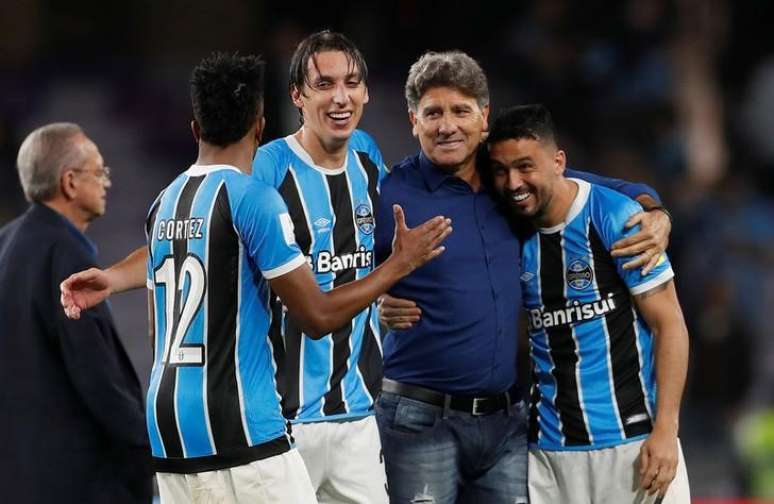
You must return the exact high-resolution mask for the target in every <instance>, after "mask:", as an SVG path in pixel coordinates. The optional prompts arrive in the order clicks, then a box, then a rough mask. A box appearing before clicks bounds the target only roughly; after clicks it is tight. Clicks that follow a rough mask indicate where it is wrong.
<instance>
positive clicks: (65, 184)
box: [59, 170, 78, 201]
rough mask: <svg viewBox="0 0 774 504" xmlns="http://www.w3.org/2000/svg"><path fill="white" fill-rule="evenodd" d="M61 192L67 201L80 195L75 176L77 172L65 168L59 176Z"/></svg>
mask: <svg viewBox="0 0 774 504" xmlns="http://www.w3.org/2000/svg"><path fill="white" fill-rule="evenodd" d="M59 192H61V193H62V196H63V197H64V199H65V200H66V201H70V200H73V199H75V197H76V196H77V195H78V181H77V180H76V178H75V172H74V171H72V170H64V171H63V172H62V176H61V177H60V178H59Z"/></svg>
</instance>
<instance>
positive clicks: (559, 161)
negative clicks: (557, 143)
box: [554, 149, 567, 175]
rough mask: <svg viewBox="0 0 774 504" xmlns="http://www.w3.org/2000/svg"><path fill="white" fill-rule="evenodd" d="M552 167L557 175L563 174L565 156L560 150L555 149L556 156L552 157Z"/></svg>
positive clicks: (565, 161) (565, 162)
mask: <svg viewBox="0 0 774 504" xmlns="http://www.w3.org/2000/svg"><path fill="white" fill-rule="evenodd" d="M554 166H555V169H556V174H557V175H561V174H562V173H564V169H565V168H566V166H567V155H566V154H565V153H564V151H563V150H561V149H557V151H556V155H555V156H554Z"/></svg>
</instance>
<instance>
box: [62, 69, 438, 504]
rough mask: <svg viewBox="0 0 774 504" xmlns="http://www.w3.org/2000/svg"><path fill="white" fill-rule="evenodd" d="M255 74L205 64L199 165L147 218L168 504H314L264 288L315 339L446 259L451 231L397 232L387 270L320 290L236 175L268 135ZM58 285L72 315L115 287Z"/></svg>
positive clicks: (248, 184)
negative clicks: (288, 419)
mask: <svg viewBox="0 0 774 504" xmlns="http://www.w3.org/2000/svg"><path fill="white" fill-rule="evenodd" d="M262 91H263V88H262V65H261V64H260V62H259V60H258V59H257V58H255V57H252V56H245V57H239V56H230V55H223V54H214V55H213V56H211V57H210V58H207V59H205V60H204V61H203V62H202V63H200V64H199V65H198V66H197V67H196V69H195V70H194V73H193V77H192V81H191V97H192V105H193V111H194V121H193V122H192V129H193V133H194V137H195V138H196V140H197V142H198V144H199V156H198V159H197V161H196V163H195V164H194V165H192V166H191V167H190V168H189V169H188V170H186V171H185V172H183V173H182V174H181V175H179V176H178V177H177V178H176V179H175V180H174V181H173V182H172V183H171V184H170V185H169V186H168V187H167V188H166V189H164V191H162V193H161V194H160V195H159V197H158V198H157V200H156V201H155V202H154V204H153V205H152V207H151V210H150V212H149V216H148V223H147V228H146V230H147V234H148V262H147V282H148V287H149V288H150V295H151V297H152V301H151V303H150V305H151V311H152V314H153V321H154V322H153V329H154V331H153V334H154V338H153V347H154V365H153V370H152V373H151V381H150V389H149V392H148V407H147V416H148V430H149V436H150V438H151V447H152V451H153V455H154V464H155V468H156V471H157V473H158V481H159V489H160V492H161V496H162V499H163V500H164V502H191V501H194V502H200V501H217V502H221V501H236V502H248V501H249V502H267V503H268V502H316V498H315V495H314V490H313V488H312V486H311V483H310V481H309V479H308V476H307V473H306V470H305V468H304V465H303V462H302V460H301V458H300V457H299V455H298V453H297V452H296V451H295V450H294V449H292V447H291V444H290V440H289V436H288V433H287V432H286V427H285V425H286V424H285V420H284V419H283V417H282V412H281V408H280V398H279V395H278V394H277V391H276V384H275V378H274V372H275V363H274V362H273V359H272V351H271V343H270V341H269V337H268V329H269V324H270V319H271V315H270V312H269V307H268V301H269V292H270V291H273V292H274V293H276V294H277V295H279V297H280V298H281V299H282V301H283V303H284V304H285V306H287V307H288V309H289V310H290V312H291V313H292V314H293V316H294V320H295V321H296V323H297V324H298V325H299V326H300V327H301V328H303V330H304V332H305V333H306V334H307V335H309V337H310V338H318V337H320V336H321V335H322V334H325V333H328V332H330V331H331V330H332V329H335V328H337V327H340V326H342V325H343V324H345V323H347V321H349V320H350V319H351V318H352V317H353V316H354V315H355V314H356V313H358V312H359V311H361V310H362V309H364V308H365V307H367V306H369V304H370V303H371V302H372V301H373V299H374V298H375V297H376V296H377V295H379V294H380V293H382V292H383V291H384V290H386V289H387V288H388V287H389V286H391V285H392V284H393V283H394V282H395V281H397V280H398V279H399V278H401V277H402V276H404V275H406V274H408V273H409V272H410V271H412V270H413V269H414V268H416V267H418V266H420V265H421V264H423V263H424V262H426V261H427V260H430V259H432V258H433V257H435V256H436V255H438V254H440V253H441V252H442V251H443V247H440V246H439V244H440V242H441V241H442V240H443V239H444V238H445V236H446V235H448V233H449V232H450V230H451V229H450V227H449V222H448V220H446V219H443V218H435V219H432V220H431V221H428V222H427V223H425V224H423V225H422V226H418V227H417V228H415V229H412V230H409V229H407V228H406V227H405V222H404V220H403V214H402V211H401V210H400V208H399V207H396V208H395V218H396V221H397V223H398V227H399V228H400V231H398V232H396V240H395V254H394V255H393V258H392V261H391V263H390V264H389V265H386V267H384V268H383V267H379V268H377V269H375V270H374V271H373V272H372V274H370V275H368V277H367V278H365V279H362V280H360V281H356V282H352V283H349V284H348V285H346V286H343V287H341V288H338V289H334V290H332V291H330V292H327V293H322V292H320V290H319V287H318V286H317V283H316V282H315V280H314V277H313V275H312V273H311V271H310V269H309V268H308V266H307V264H306V263H307V261H306V260H305V258H304V256H303V255H302V254H301V252H300V250H299V248H298V245H296V243H295V240H294V235H293V228H292V222H291V220H290V217H289V215H288V213H287V207H286V205H285V204H284V202H283V201H282V199H281V198H280V197H279V195H278V194H277V192H276V191H275V190H274V189H273V188H271V187H270V186H268V185H266V184H264V183H262V182H260V181H256V180H254V179H252V178H250V177H248V176H246V175H245V174H249V173H250V172H251V168H252V166H251V164H252V159H253V155H254V153H255V150H256V148H257V147H258V143H259V140H260V136H261V132H262V129H263V122H264V121H263V114H262ZM90 274H91V275H92V276H91V277H88V275H86V276H81V277H80V278H79V279H78V280H77V281H76V282H75V283H76V284H77V282H84V281H85V282H86V283H87V288H86V289H77V290H71V289H70V287H72V285H63V302H64V304H65V305H66V309H67V311H68V314H69V315H71V316H74V317H77V316H78V315H79V313H80V310H81V309H83V308H85V307H88V306H90V305H91V304H92V303H93V302H94V301H95V299H96V298H99V297H105V295H106V292H107V293H109V290H110V279H109V276H108V275H106V274H105V273H102V272H100V271H99V270H92V271H91V273H90Z"/></svg>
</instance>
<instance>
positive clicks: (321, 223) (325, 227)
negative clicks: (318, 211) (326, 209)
mask: <svg viewBox="0 0 774 504" xmlns="http://www.w3.org/2000/svg"><path fill="white" fill-rule="evenodd" d="M312 224H313V225H314V228H315V229H316V230H317V232H318V233H325V232H327V231H330V229H331V221H330V219H326V218H325V217H320V218H319V219H317V220H316V221H314V222H313V223H312Z"/></svg>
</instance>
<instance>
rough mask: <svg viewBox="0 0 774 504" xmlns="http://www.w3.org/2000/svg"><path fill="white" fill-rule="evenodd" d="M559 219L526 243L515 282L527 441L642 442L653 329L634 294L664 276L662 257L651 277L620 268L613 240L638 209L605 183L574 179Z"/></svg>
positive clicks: (587, 445)
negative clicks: (525, 342) (527, 385)
mask: <svg viewBox="0 0 774 504" xmlns="http://www.w3.org/2000/svg"><path fill="white" fill-rule="evenodd" d="M571 180H573V181H574V182H575V183H576V184H577V185H578V194H577V196H576V198H575V201H574V202H573V204H572V207H571V208H570V211H569V213H568V216H567V218H566V220H565V222H564V223H562V224H560V225H558V226H556V227H554V228H551V229H539V230H538V232H536V233H534V234H533V235H532V236H530V237H529V238H527V239H526V240H525V241H524V243H523V246H522V262H521V266H522V274H521V287H522V293H523V304H524V307H525V309H526V311H527V317H528V322H529V335H530V350H531V354H532V362H533V372H534V374H533V389H532V394H531V405H530V446H532V447H538V448H541V449H546V450H587V449H596V448H603V447H607V446H614V445H617V444H621V443H625V442H629V441H632V440H635V439H639V438H641V437H643V436H645V435H647V434H648V433H649V432H650V431H651V429H652V422H653V419H654V418H655V417H654V415H655V411H654V409H655V396H656V386H655V368H654V361H653V335H652V333H651V331H650V329H649V328H648V327H647V325H646V324H645V322H644V321H643V320H642V319H641V318H640V316H639V315H638V313H637V310H636V308H635V306H634V303H633V299H632V296H633V295H636V294H640V293H642V292H646V291H648V290H650V289H652V288H654V287H656V286H658V285H661V284H663V283H664V282H667V281H669V280H670V279H671V278H672V277H673V276H674V273H673V272H672V268H671V266H670V263H669V260H668V259H667V258H666V255H664V256H663V258H662V260H661V262H660V263H659V264H658V266H657V267H656V268H654V269H653V270H652V271H651V272H650V273H648V274H647V275H642V274H641V272H640V270H638V269H636V270H624V269H623V268H622V265H623V263H624V262H626V260H627V259H625V258H613V257H611V255H610V253H609V250H610V248H611V247H612V244H613V243H614V242H615V241H617V240H619V239H621V238H623V237H625V236H628V235H630V234H632V233H634V232H636V231H637V230H638V227H634V228H631V229H629V230H625V229H624V224H625V223H626V221H627V220H628V219H629V218H630V217H631V216H632V215H633V214H635V213H637V212H640V211H642V208H641V207H640V206H639V204H638V203H636V202H634V201H632V200H630V199H628V198H627V197H625V196H623V195H622V194H619V193H616V192H615V191H612V190H610V189H607V188H605V187H601V186H597V185H593V184H589V183H588V182H585V181H582V180H578V179H571Z"/></svg>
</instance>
